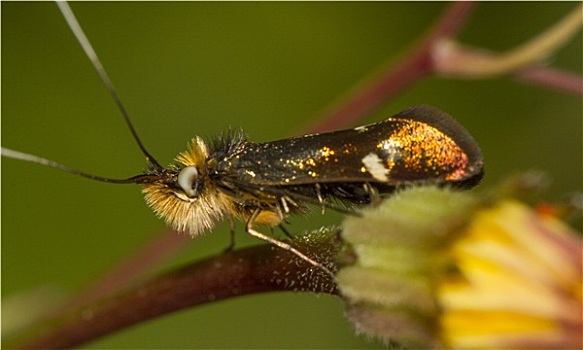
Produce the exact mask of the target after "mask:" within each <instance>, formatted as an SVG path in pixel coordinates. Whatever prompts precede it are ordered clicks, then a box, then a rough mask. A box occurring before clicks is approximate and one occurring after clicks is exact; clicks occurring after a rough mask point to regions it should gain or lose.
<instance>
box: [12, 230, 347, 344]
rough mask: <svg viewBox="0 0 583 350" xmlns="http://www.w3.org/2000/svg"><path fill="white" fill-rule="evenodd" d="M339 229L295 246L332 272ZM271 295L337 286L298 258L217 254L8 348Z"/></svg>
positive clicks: (259, 251)
mask: <svg viewBox="0 0 583 350" xmlns="http://www.w3.org/2000/svg"><path fill="white" fill-rule="evenodd" d="M338 233H339V231H338V230H332V231H328V232H320V233H318V232H316V233H313V234H310V235H307V236H305V237H302V238H299V239H296V240H294V241H293V244H294V246H296V247H298V249H302V250H303V251H307V252H310V254H311V255H313V256H316V257H317V258H318V261H320V262H322V263H325V264H326V266H327V267H328V268H330V269H331V270H333V271H336V270H337V268H338V267H337V266H336V264H335V263H334V261H335V257H336V255H337V253H338V251H339V249H340V240H339V239H338ZM272 291H308V292H316V293H328V294H336V292H337V291H336V285H335V282H334V281H333V280H332V279H331V278H330V276H329V275H327V274H326V273H324V272H323V271H321V270H319V269H317V268H314V267H313V266H312V265H310V264H308V263H306V262H305V261H303V260H301V259H299V258H298V257H297V256H296V255H294V254H291V253H289V252H287V251H284V250H282V249H279V248H277V247H273V246H271V245H261V246H255V247H251V248H246V249H241V250H237V251H234V252H231V253H225V254H221V255H219V256H215V257H212V258H209V259H206V260H202V261H198V262H195V263H192V264H190V265H187V266H184V267H182V268H178V269H176V270H172V271H169V272H167V273H164V274H162V275H160V276H158V277H155V278H152V279H150V280H146V281H144V282H141V283H138V284H136V285H134V286H132V287H130V288H128V289H126V290H125V291H122V292H119V293H117V294H115V295H113V296H108V297H105V298H102V299H100V300H97V301H95V302H93V303H91V304H89V305H86V306H84V307H77V308H75V309H73V310H70V311H65V312H63V314H62V315H61V316H59V317H58V318H56V319H53V320H51V321H49V322H46V324H47V326H46V327H44V328H42V329H41V330H38V331H36V332H35V333H34V334H33V335H30V336H29V337H27V338H26V339H25V340H24V341H21V342H20V343H19V344H10V345H14V346H9V347H10V348H12V347H15V348H21V349H62V348H70V347H75V346H79V345H81V344H84V343H87V342H89V341H91V340H95V339H97V338H98V337H101V336H104V335H107V334H110V333H112V332H115V331H119V330H121V329H123V328H126V327H128V326H131V325H133V324H136V323H140V322H143V321H145V320H148V319H151V318H154V317H157V316H160V315H164V314H167V313H171V312H173V311H177V310H181V309H184V308H188V307H192V306H196V305H201V304H205V303H209V302H215V301H218V300H223V299H228V298H233V297H238V296H242V295H246V294H255V293H262V292H272Z"/></svg>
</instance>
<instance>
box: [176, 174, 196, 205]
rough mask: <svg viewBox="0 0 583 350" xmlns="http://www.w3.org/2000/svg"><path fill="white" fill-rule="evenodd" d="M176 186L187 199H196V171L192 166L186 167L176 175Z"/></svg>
mask: <svg viewBox="0 0 583 350" xmlns="http://www.w3.org/2000/svg"><path fill="white" fill-rule="evenodd" d="M177 182H178V186H180V188H181V189H182V191H184V193H185V194H186V195H187V196H188V197H191V198H192V197H196V195H197V193H196V187H197V186H196V185H197V182H198V170H196V167H194V166H187V167H186V168H184V169H182V170H180V172H179V173H178V181H177Z"/></svg>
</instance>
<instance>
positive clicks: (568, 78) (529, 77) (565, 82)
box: [515, 67, 583, 97]
mask: <svg viewBox="0 0 583 350" xmlns="http://www.w3.org/2000/svg"><path fill="white" fill-rule="evenodd" d="M515 76H516V78H518V79H520V80H523V81H526V82H530V83H533V84H536V85H539V86H543V87H548V88H554V89H556V90H558V91H561V92H567V93H571V94H573V95H576V96H579V97H583V78H581V77H579V76H575V75H573V74H571V73H568V72H564V71H560V70H558V69H554V68H550V67H533V68H528V69H524V70H522V71H520V72H518V73H517V74H516V75H515Z"/></svg>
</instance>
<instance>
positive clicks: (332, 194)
mask: <svg viewBox="0 0 583 350" xmlns="http://www.w3.org/2000/svg"><path fill="white" fill-rule="evenodd" d="M58 5H59V7H60V9H61V11H62V12H63V14H64V16H65V18H66V20H67V22H68V23H69V26H70V27H71V29H72V30H73V32H74V33H75V35H76V36H77V38H78V41H79V42H80V43H81V45H82V47H83V49H84V50H85V52H86V53H87V55H88V56H89V58H90V60H91V62H92V63H93V65H94V66H95V68H96V69H97V71H98V73H99V74H100V76H101V78H102V80H103V81H104V83H105V85H106V86H107V88H108V89H109V91H110V92H111V94H112V96H113V97H114V100H115V101H116V103H117V104H118V107H119V109H120V111H121V112H122V115H123V117H124V119H125V121H126V123H127V125H128V127H129V128H130V131H131V132H132V135H133V137H134V139H135V140H136V142H137V144H138V146H139V147H140V149H141V151H142V153H143V154H144V155H145V156H146V159H147V165H146V169H145V171H144V172H143V173H141V174H139V175H136V176H133V177H131V178H128V179H111V178H106V177H100V176H96V175H92V174H88V173H84V172H81V171H78V170H75V169H72V168H69V167H67V166H64V165H62V164H59V163H56V162H53V161H51V160H48V159H44V158H41V157H37V156H34V155H30V154H27V153H22V152H18V151H14V150H11V149H8V148H4V147H2V156H6V157H11V158H16V159H20V160H25V161H32V162H35V163H39V164H43V165H46V166H50V167H53V168H57V169H60V170H63V171H66V172H69V173H72V174H75V175H78V176H82V177H86V178H89V179H93V180H97V181H104V182H110V183H122V184H138V185H140V186H141V187H142V192H143V193H144V196H145V200H146V203H147V204H148V205H149V206H150V207H151V208H152V210H153V211H154V212H155V213H156V214H157V215H158V216H159V217H160V218H162V219H163V220H164V221H165V222H166V223H167V224H168V225H169V226H171V227H172V228H174V229H176V230H178V231H184V232H188V233H189V234H190V235H192V236H198V235H200V234H202V233H203V232H206V231H210V230H212V228H213V226H214V224H215V223H216V222H218V221H220V220H223V219H226V218H229V219H238V220H241V221H243V222H245V231H246V232H247V233H249V234H251V235H253V236H255V237H257V238H259V239H262V240H264V241H267V242H269V243H271V244H274V245H277V246H279V247H281V248H283V249H286V250H288V251H290V252H292V253H294V254H296V255H297V256H298V257H300V258H302V259H304V260H305V261H307V262H309V263H310V264H312V265H314V266H317V267H320V268H322V269H323V270H324V271H326V272H328V273H330V274H331V272H330V271H329V270H328V269H327V268H326V267H324V266H322V265H321V264H320V263H319V262H317V261H315V260H313V259H312V258H310V257H309V256H307V255H306V254H304V253H303V252H300V251H299V250H297V249H296V248H294V247H293V246H291V245H290V244H288V243H286V242H283V241H280V240H277V239H275V238H272V237H270V236H268V235H266V234H263V233H261V232H260V231H258V230H257V227H258V226H267V227H275V226H279V225H281V224H282V222H283V221H284V220H285V219H286V218H287V217H289V216H291V215H294V214H298V213H304V212H307V211H309V210H310V209H311V208H312V207H313V206H320V207H322V208H326V207H331V208H336V209H339V210H342V209H345V208H348V209H351V208H353V207H354V206H362V205H366V204H368V203H370V202H371V200H372V199H374V198H376V197H379V196H381V197H382V196H385V195H389V194H391V193H392V192H394V191H395V190H396V189H398V188H401V187H404V186H416V185H428V184H438V185H449V186H454V187H459V188H469V187H472V186H474V185H476V184H477V183H478V182H479V180H480V179H481V177H482V175H483V158H482V153H481V151H480V148H479V146H478V145H477V143H476V142H475V141H474V139H473V138H472V137H471V135H470V134H469V133H468V131H467V130H466V129H465V128H463V127H462V126H461V125H460V124H459V123H457V122H456V121H455V120H454V119H453V118H452V117H450V116H449V115H447V114H445V113H443V112H441V111H439V110H437V109H435V108H433V107H429V106H417V107H412V108H409V109H407V110H405V111H403V112H401V113H398V114H397V115H395V116H392V117H389V118H387V119H385V120H383V121H380V122H378V123H374V124H370V125H364V126H360V127H357V128H353V129H347V130H341V131H334V132H330V133H322V134H311V135H303V136H299V137H293V138H287V139H282V140H277V141H272V142H265V143H255V142H252V141H251V140H249V139H248V138H247V137H246V136H245V134H244V133H243V132H242V131H240V130H234V131H233V130H230V131H227V132H225V133H223V134H222V135H221V136H219V137H217V138H215V139H211V140H205V139H203V138H201V137H195V138H193V139H192V140H191V141H190V142H189V143H188V146H187V150H186V151H185V152H183V153H181V154H179V155H178V156H177V157H176V160H175V162H174V163H172V164H171V165H170V166H169V167H163V166H162V165H160V164H159V163H158V162H157V161H156V160H155V158H154V157H153V156H152V155H151V154H150V153H149V152H148V151H147V149H146V148H145V147H144V145H143V144H142V142H141V140H140V138H139V136H138V134H137V133H136V131H135V129H134V127H133V125H132V123H131V120H130V118H129V115H128V114H127V112H126V111H125V108H124V107H123V105H122V103H121V101H120V99H119V97H118V95H117V93H116V91H115V89H114V87H113V84H112V83H111V81H110V79H109V77H108V76H107V73H106V71H105V70H104V69H103V66H102V64H101V62H100V61H99V59H98V58H97V55H96V53H95V52H94V50H93V48H92V46H91V44H90V43H89V40H88V39H87V38H86V36H85V35H84V33H83V31H82V30H81V27H80V25H79V24H78V22H77V21H76V19H75V17H74V15H73V13H72V12H71V10H70V8H69V7H68V5H67V4H66V3H65V2H58Z"/></svg>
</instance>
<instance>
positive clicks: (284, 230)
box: [278, 224, 294, 239]
mask: <svg viewBox="0 0 583 350" xmlns="http://www.w3.org/2000/svg"><path fill="white" fill-rule="evenodd" d="M278 226H279V228H280V230H281V231H282V232H283V234H284V235H285V236H286V237H287V238H289V239H294V236H292V235H291V233H289V231H288V230H287V229H286V228H285V226H283V225H282V224H279V225H278Z"/></svg>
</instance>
